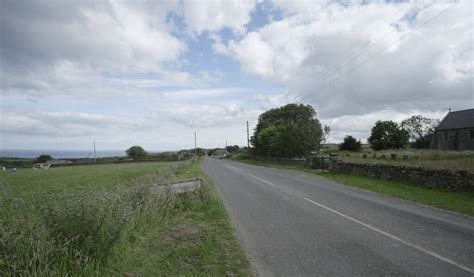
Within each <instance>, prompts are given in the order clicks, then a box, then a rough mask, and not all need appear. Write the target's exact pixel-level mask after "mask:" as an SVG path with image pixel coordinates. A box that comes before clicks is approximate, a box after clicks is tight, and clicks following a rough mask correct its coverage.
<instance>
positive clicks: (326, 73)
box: [303, 1, 435, 91]
mask: <svg viewBox="0 0 474 277" xmlns="http://www.w3.org/2000/svg"><path fill="white" fill-rule="evenodd" d="M434 3H435V1H433V2H431V3H430V4H429V5H427V6H425V7H424V8H422V9H421V10H420V11H418V13H421V12H423V11H425V10H427V9H429V8H430V7H431V6H432V5H433V4H434ZM399 10H401V8H399ZM412 10H413V9H410V10H409V11H407V12H406V13H404V14H403V15H402V16H401V17H400V18H399V19H398V20H396V21H394V22H392V23H391V24H390V25H393V24H395V23H396V22H399V21H401V20H402V19H403V18H404V17H406V16H407V15H408V14H409V13H410V12H411V11H412ZM395 31H396V29H390V30H389V32H384V33H382V34H381V36H378V38H377V39H376V40H375V41H372V42H368V43H366V44H365V45H363V46H362V47H360V48H359V49H357V50H356V51H354V52H353V53H352V54H351V55H349V56H348V57H347V58H345V59H343V60H342V62H341V63H338V64H335V65H334V66H332V67H331V68H329V69H327V70H325V71H324V72H323V74H322V76H321V77H320V78H319V79H316V80H314V81H313V82H312V83H310V84H308V85H306V86H305V88H304V89H303V91H304V90H307V89H310V88H311V87H312V86H313V85H314V84H317V83H319V82H323V81H325V80H327V79H328V78H329V77H331V75H332V74H334V73H336V72H337V71H338V70H340V69H341V68H342V67H343V66H344V65H346V64H348V63H350V62H352V61H354V60H355V59H357V58H358V57H360V56H361V55H362V54H364V53H366V52H367V51H369V50H370V49H372V48H373V47H374V46H376V45H377V44H378V43H379V42H380V41H381V40H383V39H385V38H386V37H388V36H389V35H391V34H393V33H394V32H395Z"/></svg>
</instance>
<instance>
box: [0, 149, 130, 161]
mask: <svg viewBox="0 0 474 277" xmlns="http://www.w3.org/2000/svg"><path fill="white" fill-rule="evenodd" d="M42 154H45V155H50V156H51V157H53V158H55V159H64V158H88V157H91V158H93V157H94V151H87V150H0V157H14V158H36V157H38V156H39V155H42ZM96 155H97V158H100V157H115V156H120V157H122V156H125V151H123V150H102V151H97V153H96Z"/></svg>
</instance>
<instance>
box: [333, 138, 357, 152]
mask: <svg viewBox="0 0 474 277" xmlns="http://www.w3.org/2000/svg"><path fill="white" fill-rule="evenodd" d="M360 149H362V144H361V143H360V140H359V141H357V140H356V139H355V138H354V137H353V136H346V137H345V138H344V142H343V143H341V144H340V145H339V150H347V151H360Z"/></svg>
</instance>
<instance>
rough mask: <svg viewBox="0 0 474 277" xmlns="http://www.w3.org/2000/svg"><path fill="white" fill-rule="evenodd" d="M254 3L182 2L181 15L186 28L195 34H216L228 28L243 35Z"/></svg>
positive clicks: (218, 0)
mask: <svg viewBox="0 0 474 277" xmlns="http://www.w3.org/2000/svg"><path fill="white" fill-rule="evenodd" d="M255 5H256V3H255V1H252V0H244V1H236V0H235V1H222V0H207V1H195V0H185V1H183V13H184V19H185V21H186V25H187V28H188V29H189V30H190V31H191V32H194V33H196V34H198V35H199V34H201V33H203V32H216V31H220V30H221V29H224V28H229V29H231V30H232V31H234V32H236V33H245V31H246V28H245V25H247V24H248V23H249V21H250V19H251V17H250V13H251V12H252V11H253V10H254V9H255Z"/></svg>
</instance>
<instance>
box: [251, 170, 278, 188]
mask: <svg viewBox="0 0 474 277" xmlns="http://www.w3.org/2000/svg"><path fill="white" fill-rule="evenodd" d="M247 175H248V176H251V177H254V178H255V179H257V180H260V181H262V182H264V183H265V184H269V185H270V186H272V187H276V185H275V184H272V183H270V182H268V181H267V180H265V179H262V178H260V177H258V176H255V175H253V174H250V173H247Z"/></svg>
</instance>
